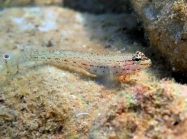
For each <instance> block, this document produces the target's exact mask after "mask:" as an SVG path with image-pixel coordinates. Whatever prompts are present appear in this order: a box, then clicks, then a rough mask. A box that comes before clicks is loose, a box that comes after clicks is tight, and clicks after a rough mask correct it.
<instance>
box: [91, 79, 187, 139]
mask: <svg viewBox="0 0 187 139" xmlns="http://www.w3.org/2000/svg"><path fill="white" fill-rule="evenodd" d="M129 92H131V93H129ZM186 92H187V86H182V85H178V84H175V83H173V82H171V81H169V82H168V81H161V82H158V83H156V82H155V83H149V84H144V85H143V84H141V85H137V86H134V87H132V88H126V90H122V91H120V92H118V94H119V96H116V98H115V101H113V103H112V104H111V105H110V106H109V107H108V109H107V110H106V112H105V114H103V115H102V116H101V117H99V118H98V119H96V121H95V124H94V125H93V126H92V128H91V131H90V134H89V138H90V139H131V138H133V139H155V138H156V139H165V138H171V139H181V138H187V134H186V131H187V130H186V128H185V127H186V126H187V120H186V119H187V112H186V105H187V102H186V95H187V94H186Z"/></svg>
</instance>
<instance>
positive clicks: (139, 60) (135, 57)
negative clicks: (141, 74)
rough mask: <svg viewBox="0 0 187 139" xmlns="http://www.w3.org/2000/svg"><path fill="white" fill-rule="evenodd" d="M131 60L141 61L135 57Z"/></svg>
mask: <svg viewBox="0 0 187 139" xmlns="http://www.w3.org/2000/svg"><path fill="white" fill-rule="evenodd" d="M132 60H133V61H140V60H142V59H141V58H140V57H136V56H135V57H133V58H132Z"/></svg>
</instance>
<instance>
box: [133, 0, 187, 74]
mask: <svg viewBox="0 0 187 139" xmlns="http://www.w3.org/2000/svg"><path fill="white" fill-rule="evenodd" d="M132 3H133V6H134V10H135V11H136V12H137V13H138V14H139V15H140V17H141V18H142V19H143V24H144V28H145V29H146V30H147V32H148V35H147V37H148V38H149V40H150V43H151V45H153V46H155V47H157V48H158V49H159V51H160V52H161V53H162V54H163V55H164V56H165V58H166V59H167V60H168V61H169V63H170V64H171V68H172V70H173V71H174V72H175V71H181V72H183V73H184V74H187V66H186V65H187V1H186V0H177V1H176V0H164V1H160V0H152V1H150V0H132Z"/></svg>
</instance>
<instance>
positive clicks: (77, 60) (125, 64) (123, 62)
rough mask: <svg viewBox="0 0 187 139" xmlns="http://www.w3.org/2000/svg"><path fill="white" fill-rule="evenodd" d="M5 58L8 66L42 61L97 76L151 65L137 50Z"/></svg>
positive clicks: (42, 53) (53, 52)
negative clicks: (125, 53) (130, 51)
mask: <svg viewBox="0 0 187 139" xmlns="http://www.w3.org/2000/svg"><path fill="white" fill-rule="evenodd" d="M4 59H5V58H4ZM7 60H10V63H8V62H7V63H8V66H17V65H19V64H20V63H24V62H27V61H42V62H45V63H49V64H58V65H61V66H67V67H72V68H74V69H76V68H81V69H84V70H86V71H88V72H89V73H91V74H95V75H97V76H109V75H113V76H122V75H129V74H133V73H136V72H138V71H140V70H143V69H145V68H147V67H149V66H150V65H151V60H150V59H148V58H147V57H146V56H145V55H144V54H143V53H141V52H139V51H137V52H136V54H135V55H121V54H120V55H118V54H100V53H85V52H75V51H63V50H62V51H61V50H51V51H33V52H28V53H23V54H22V55H19V56H17V58H16V57H12V58H10V59H7ZM6 66H7V65H6Z"/></svg>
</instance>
